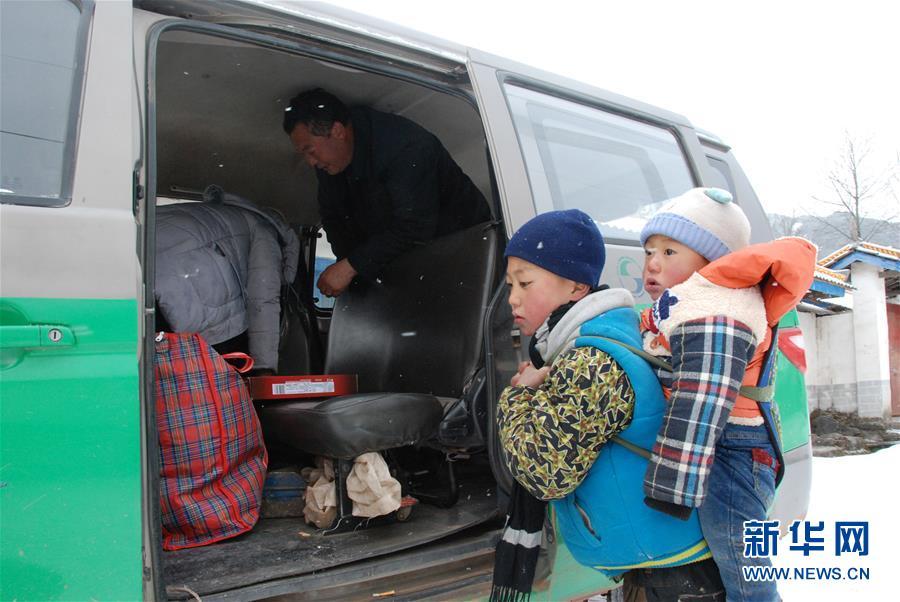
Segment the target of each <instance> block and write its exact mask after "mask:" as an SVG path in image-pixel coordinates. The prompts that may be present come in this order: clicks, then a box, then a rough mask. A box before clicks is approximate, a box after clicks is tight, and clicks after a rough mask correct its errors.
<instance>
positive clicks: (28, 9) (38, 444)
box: [0, 0, 143, 600]
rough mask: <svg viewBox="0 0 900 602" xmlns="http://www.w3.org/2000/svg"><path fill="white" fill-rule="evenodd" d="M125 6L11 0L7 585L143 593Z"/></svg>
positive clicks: (2, 299)
mask: <svg viewBox="0 0 900 602" xmlns="http://www.w3.org/2000/svg"><path fill="white" fill-rule="evenodd" d="M131 19H132V16H131V4H130V3H125V2H122V3H98V4H96V5H94V4H93V3H92V2H77V3H73V2H69V1H67V0H52V1H51V0H48V1H46V2H28V1H9V2H7V1H4V2H2V3H0V27H2V31H0V40H2V57H0V61H2V62H0V68H2V78H3V85H2V87H0V90H2V99H0V106H2V111H0V117H2V124H0V126H2V127H0V132H2V133H0V136H2V160H0V175H2V178H0V188H2V190H0V194H2V204H0V533H2V537H0V541H2V544H0V561H2V567H3V568H2V576H0V599H3V600H15V599H18V600H64V599H68V600H88V599H108V600H111V599H116V600H139V599H141V598H142V596H143V594H142V590H141V584H142V558H141V447H140V445H141V444H140V441H141V437H140V433H141V426H140V422H141V421H140V416H141V414H140V398H139V393H138V391H139V389H138V384H139V381H138V362H139V349H140V347H139V340H140V338H139V335H140V333H139V324H140V321H139V316H140V313H139V309H140V307H139V303H138V301H139V291H140V285H139V283H140V276H139V274H140V270H139V266H138V253H137V244H138V243H137V238H138V237H137V224H136V221H135V217H134V212H133V210H132V206H133V201H132V196H133V195H132V189H133V183H132V176H131V174H132V172H133V170H134V168H135V156H136V154H135V152H134V150H133V149H134V148H135V147H136V140H135V138H136V137H135V136H134V135H133V134H132V131H133V128H134V123H135V122H134V120H133V115H132V111H133V109H132V107H135V106H136V100H135V97H134V94H135V88H134V86H133V83H132V82H133V76H132V72H133V65H132V57H131V53H130V52H125V53H123V52H122V49H123V48H124V49H130V48H131V47H132V40H131ZM91 28H92V29H93V32H92V34H91ZM89 45H90V47H89ZM82 90H86V91H87V92H86V93H84V94H83V93H82ZM85 151H88V152H85ZM76 166H77V170H76Z"/></svg>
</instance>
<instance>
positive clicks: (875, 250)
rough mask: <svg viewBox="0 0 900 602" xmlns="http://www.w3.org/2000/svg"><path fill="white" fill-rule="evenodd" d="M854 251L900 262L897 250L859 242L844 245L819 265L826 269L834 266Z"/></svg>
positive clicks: (823, 259) (899, 251) (899, 254)
mask: <svg viewBox="0 0 900 602" xmlns="http://www.w3.org/2000/svg"><path fill="white" fill-rule="evenodd" d="M854 251H859V252H861V253H868V254H869V255H875V256H877V257H884V258H886V259H894V260H900V250H898V249H895V248H894V247H886V246H884V245H876V244H874V243H871V242H857V243H853V244H849V245H844V246H843V247H841V248H840V249H838V250H837V251H835V252H834V253H832V254H831V255H829V256H827V257H823V258H822V259H820V260H819V265H820V266H826V267H827V266H830V265H834V264H835V263H836V262H837V261H838V260H839V259H841V258H842V257H846V256H847V255H849V254H850V253H853V252H854Z"/></svg>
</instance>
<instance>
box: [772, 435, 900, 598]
mask: <svg viewBox="0 0 900 602" xmlns="http://www.w3.org/2000/svg"><path fill="white" fill-rule="evenodd" d="M898 467H900V445H895V446H894V447H891V448H888V449H884V450H881V451H878V452H875V453H873V454H867V455H860V456H843V457H838V458H813V484H812V492H811V494H810V506H809V512H808V514H807V516H806V520H807V521H809V522H810V523H811V524H817V523H819V522H823V523H824V527H825V529H824V531H823V532H822V534H821V535H822V536H823V537H824V539H825V541H824V545H825V550H824V551H810V553H809V556H806V557H804V556H803V552H802V551H798V550H790V549H789V547H790V546H791V545H792V544H793V543H794V542H792V536H791V534H790V533H789V534H788V535H787V536H786V537H784V538H782V539H781V540H779V542H778V553H777V554H776V555H775V556H774V557H773V558H772V563H773V565H774V566H776V567H784V568H787V569H788V570H789V572H790V574H791V578H790V579H778V591H779V592H780V593H781V596H782V598H783V599H784V601H785V602H805V601H807V600H809V601H812V600H815V601H816V602H831V601H834V602H838V601H840V602H848V601H856V600H865V601H873V602H877V601H881V600H885V601H888V600H900V563H898V562H897V561H898V559H900V554H898V552H897V550H898V547H900V471H898ZM846 521H868V523H869V527H868V555H866V556H861V555H859V554H855V553H853V554H846V553H842V554H841V555H840V556H838V555H837V554H836V552H835V539H836V537H835V523H836V522H846ZM798 533H799V535H800V539H799V540H798V542H797V543H803V542H804V540H805V537H804V535H803V529H802V524H801V529H800V530H799V532H798ZM816 535H817V534H816ZM849 541H850V542H851V543H852V542H854V541H855V540H854V539H853V538H850V539H849ZM835 568H837V569H840V573H841V579H833V578H832V579H825V578H817V579H809V578H807V579H798V578H797V573H802V574H803V575H805V576H807V577H809V576H812V575H815V574H816V571H817V570H818V571H819V572H820V573H821V572H823V571H824V570H825V569H835ZM858 569H864V570H866V569H867V570H868V579H865V578H860V579H851V578H850V576H851V575H854V574H860V573H861V571H859V570H858ZM835 573H836V571H831V576H832V577H834V576H835Z"/></svg>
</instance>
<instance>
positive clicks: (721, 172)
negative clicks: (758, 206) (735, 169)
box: [706, 155, 738, 201]
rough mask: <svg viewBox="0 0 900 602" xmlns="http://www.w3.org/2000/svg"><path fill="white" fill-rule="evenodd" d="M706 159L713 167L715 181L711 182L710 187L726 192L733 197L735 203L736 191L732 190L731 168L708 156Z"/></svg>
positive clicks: (723, 162) (720, 160) (721, 161)
mask: <svg viewBox="0 0 900 602" xmlns="http://www.w3.org/2000/svg"><path fill="white" fill-rule="evenodd" d="M706 158H707V159H708V160H709V164H710V165H711V166H712V167H713V178H715V179H714V180H713V181H712V186H714V187H716V188H722V189H724V190H727V191H728V192H730V193H731V195H732V196H733V197H734V200H735V201H737V200H738V198H737V191H736V190H735V189H734V179H733V178H732V177H731V168H730V167H728V163H726V162H725V161H723V160H722V159H719V158H717V157H710V156H709V155H707V156H706Z"/></svg>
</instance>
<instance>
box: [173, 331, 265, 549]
mask: <svg viewBox="0 0 900 602" xmlns="http://www.w3.org/2000/svg"><path fill="white" fill-rule="evenodd" d="M155 367H156V425H157V433H158V434H159V460H160V510H161V514H162V530H163V548H164V549H166V550H178V549H181V548H191V547H195V546H202V545H206V544H210V543H213V542H216V541H220V540H222V539H227V538H229V537H234V536H235V535H240V534H241V533H244V532H245V531H249V530H250V529H252V528H253V525H254V524H256V520H257V519H258V518H259V505H260V499H261V497H262V487H263V481H264V480H265V476H266V464H267V462H268V457H267V455H266V448H265V445H264V444H263V437H262V430H261V428H260V426H259V419H258V418H257V417H256V410H254V408H253V402H252V401H251V399H250V394H249V392H248V390H247V386H246V385H245V384H244V381H243V380H242V379H241V377H240V375H239V374H238V372H237V370H236V369H235V368H234V367H232V366H231V365H230V364H228V363H227V362H226V361H225V360H223V359H222V358H221V357H220V356H219V354H218V353H216V351H215V350H214V349H213V348H212V347H210V346H209V345H207V343H206V341H204V340H203V338H202V337H201V336H200V335H198V334H176V333H165V334H161V335H160V336H158V337H157V339H156V359H155Z"/></svg>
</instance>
